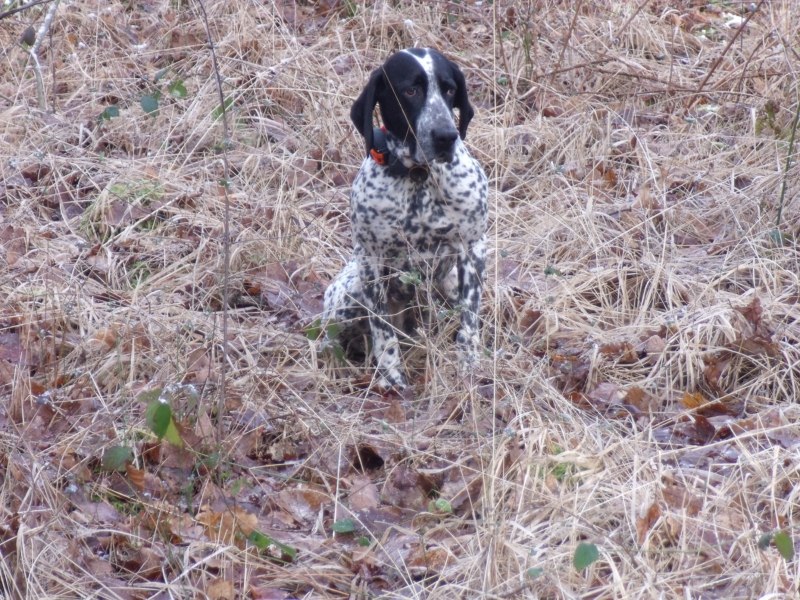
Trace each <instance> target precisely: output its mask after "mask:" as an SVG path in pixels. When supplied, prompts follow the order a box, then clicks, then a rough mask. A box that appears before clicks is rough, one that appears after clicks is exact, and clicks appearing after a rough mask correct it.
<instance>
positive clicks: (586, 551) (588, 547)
mask: <svg viewBox="0 0 800 600" xmlns="http://www.w3.org/2000/svg"><path fill="white" fill-rule="evenodd" d="M598 558H600V552H599V551H598V550H597V546H595V545H594V544H587V543H586V542H581V543H580V544H578V547H577V548H575V554H574V555H573V556H572V566H573V567H575V570H576V571H583V570H584V569H585V568H586V567H588V566H589V565H591V564H592V563H594V562H595V561H597V559H598Z"/></svg>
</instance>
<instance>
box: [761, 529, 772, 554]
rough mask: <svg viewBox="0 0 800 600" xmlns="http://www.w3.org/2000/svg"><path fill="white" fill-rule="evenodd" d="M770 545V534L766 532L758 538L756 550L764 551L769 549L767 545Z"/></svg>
mask: <svg viewBox="0 0 800 600" xmlns="http://www.w3.org/2000/svg"><path fill="white" fill-rule="evenodd" d="M771 543H772V532H771V531H768V532H767V533H762V534H761V537H760V538H758V549H759V550H766V549H767V548H769V545H770V544H771Z"/></svg>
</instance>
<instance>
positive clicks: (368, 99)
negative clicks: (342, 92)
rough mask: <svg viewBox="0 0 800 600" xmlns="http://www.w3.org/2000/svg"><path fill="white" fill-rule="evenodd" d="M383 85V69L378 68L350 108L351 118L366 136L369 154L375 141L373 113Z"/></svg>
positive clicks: (359, 130)
mask: <svg viewBox="0 0 800 600" xmlns="http://www.w3.org/2000/svg"><path fill="white" fill-rule="evenodd" d="M382 87H383V69H376V70H375V71H373V72H372V75H370V77H369V81H368V82H367V85H366V86H365V87H364V89H363V90H362V91H361V95H360V96H359V97H358V98H357V99H356V101H355V102H354V103H353V107H352V108H351V109H350V119H351V120H352V121H353V124H354V125H355V126H356V129H358V132H359V133H360V134H361V135H362V136H363V137H364V141H365V143H366V146H367V155H369V151H370V150H372V145H373V143H374V139H373V134H372V113H373V111H374V110H375V105H376V104H377V103H378V92H379V91H380V88H382Z"/></svg>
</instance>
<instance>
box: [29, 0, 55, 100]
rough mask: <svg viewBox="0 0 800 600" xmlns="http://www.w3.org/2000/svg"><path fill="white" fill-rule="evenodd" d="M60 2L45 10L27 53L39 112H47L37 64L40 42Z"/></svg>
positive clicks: (38, 63)
mask: <svg viewBox="0 0 800 600" xmlns="http://www.w3.org/2000/svg"><path fill="white" fill-rule="evenodd" d="M60 2H61V0H54V2H53V3H52V4H51V5H50V6H49V7H48V8H47V14H45V16H44V21H42V24H41V25H40V26H39V31H37V32H36V41H35V42H34V43H33V46H31V49H30V50H29V51H28V52H29V53H30V55H31V59H32V60H33V72H34V73H35V75H36V96H37V98H38V100H39V108H40V109H41V110H47V100H45V97H44V78H43V77H42V64H41V63H40V62H39V49H40V48H41V47H42V42H43V41H44V38H46V37H47V34H48V32H49V31H50V25H51V24H52V23H53V17H55V15H56V9H57V8H58V5H59V3H60Z"/></svg>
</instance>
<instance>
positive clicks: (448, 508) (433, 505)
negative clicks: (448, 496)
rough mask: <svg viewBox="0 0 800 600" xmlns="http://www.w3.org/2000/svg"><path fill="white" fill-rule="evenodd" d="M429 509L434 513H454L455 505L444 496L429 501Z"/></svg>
mask: <svg viewBox="0 0 800 600" xmlns="http://www.w3.org/2000/svg"><path fill="white" fill-rule="evenodd" d="M428 511H429V512H432V513H447V514H452V513H453V505H452V504H450V503H449V502H448V501H447V500H445V499H444V498H437V499H436V500H431V501H430V502H429V503H428Z"/></svg>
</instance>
